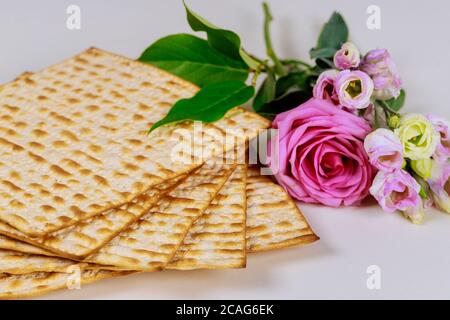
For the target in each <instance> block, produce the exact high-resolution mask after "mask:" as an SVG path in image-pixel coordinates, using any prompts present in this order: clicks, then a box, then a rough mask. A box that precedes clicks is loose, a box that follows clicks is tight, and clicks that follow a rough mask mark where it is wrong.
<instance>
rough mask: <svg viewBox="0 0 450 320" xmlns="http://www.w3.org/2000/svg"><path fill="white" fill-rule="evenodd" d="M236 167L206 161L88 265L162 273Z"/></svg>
mask: <svg viewBox="0 0 450 320" xmlns="http://www.w3.org/2000/svg"><path fill="white" fill-rule="evenodd" d="M235 167H236V165H235V164H227V163H225V161H224V160H222V159H221V161H218V162H216V161H215V160H210V161H207V162H206V163H205V164H204V165H203V166H202V167H201V168H200V169H198V170H197V171H195V172H194V173H193V174H192V175H190V176H189V177H188V178H187V179H186V180H185V181H183V182H182V183H181V184H180V185H179V186H178V187H177V188H175V189H174V190H173V191H171V192H170V193H169V194H168V196H166V197H165V198H163V199H162V200H160V201H159V203H158V205H157V206H156V208H152V210H150V212H149V213H148V214H146V215H144V216H143V217H142V218H141V219H140V220H139V221H138V222H137V223H135V224H134V225H133V226H132V227H130V228H129V229H128V230H126V231H124V232H122V233H121V234H120V235H119V236H117V237H116V238H114V239H113V240H112V241H111V242H109V243H108V244H107V245H106V246H104V247H103V248H101V249H100V250H99V251H98V252H97V253H95V254H94V255H92V256H90V257H88V258H87V259H86V261H87V262H92V263H95V264H104V265H111V266H116V267H118V268H121V269H124V270H142V271H156V270H161V269H162V268H163V267H164V266H165V265H167V263H169V262H170V260H171V259H172V257H173V256H174V254H175V252H176V250H177V249H178V247H179V246H180V245H181V244H182V242H183V239H184V237H185V236H186V234H187V232H188V230H189V229H190V227H191V225H192V223H193V222H194V221H195V220H196V219H197V218H198V217H199V216H200V215H201V214H202V213H203V212H204V211H205V210H206V208H207V207H208V206H209V204H210V203H211V201H212V200H213V198H214V197H215V195H216V194H217V192H219V190H220V189H221V188H222V186H223V185H224V184H225V182H226V180H227V179H228V177H229V176H230V175H231V173H232V172H233V170H234V169H235Z"/></svg>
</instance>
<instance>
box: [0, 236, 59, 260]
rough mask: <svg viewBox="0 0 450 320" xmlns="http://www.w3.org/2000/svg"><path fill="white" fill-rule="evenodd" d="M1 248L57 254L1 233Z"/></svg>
mask: <svg viewBox="0 0 450 320" xmlns="http://www.w3.org/2000/svg"><path fill="white" fill-rule="evenodd" d="M0 249H3V250H13V251H17V252H23V253H31V254H40V255H44V256H55V255H56V254H55V253H53V252H50V251H47V250H44V249H42V248H39V247H36V246H34V245H31V244H28V243H25V242H22V241H19V240H16V239H13V238H9V237H7V236H3V235H0Z"/></svg>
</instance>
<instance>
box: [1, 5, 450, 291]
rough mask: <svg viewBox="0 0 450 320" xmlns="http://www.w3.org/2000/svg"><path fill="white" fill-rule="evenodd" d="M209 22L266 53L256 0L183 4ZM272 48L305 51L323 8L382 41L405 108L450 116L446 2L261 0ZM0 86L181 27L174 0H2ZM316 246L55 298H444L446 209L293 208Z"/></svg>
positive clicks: (129, 51) (448, 236)
mask: <svg viewBox="0 0 450 320" xmlns="http://www.w3.org/2000/svg"><path fill="white" fill-rule="evenodd" d="M187 2H188V3H189V4H190V6H191V7H192V8H193V9H194V10H195V11H197V12H199V13H200V14H201V15H203V16H205V17H207V18H208V19H210V20H211V21H213V22H214V23H215V24H217V25H219V26H223V27H226V28H229V29H232V30H234V31H236V32H238V33H239V34H240V35H241V36H242V41H243V44H244V46H245V48H246V49H247V50H248V51H250V52H252V53H255V54H258V55H260V56H262V55H264V44H263V40H262V32H261V24H262V10H261V5H260V0H245V1H244V0H226V1H225V0H220V1H219V0H209V1H206V0H195V1H194V0H189V1H187ZM270 2H271V7H272V11H273V14H274V16H275V19H276V20H275V21H274V24H273V38H274V41H273V42H274V46H275V47H276V49H277V51H278V52H279V55H280V56H282V57H299V58H303V59H307V57H308V55H307V52H308V50H309V49H310V48H311V47H312V46H314V44H315V40H316V38H317V36H318V32H319V29H320V27H321V25H322V23H324V22H325V21H326V20H327V19H328V17H329V16H330V15H331V13H332V11H333V10H338V11H340V12H341V13H342V14H343V15H344V16H345V18H346V20H347V23H348V25H349V27H350V32H351V39H352V41H353V42H355V43H356V44H357V45H358V46H359V47H360V48H361V50H362V51H367V50H369V49H371V48H374V47H386V48H388V49H389V50H390V52H391V54H392V55H393V57H394V59H395V60H396V62H397V65H398V68H399V70H400V72H401V74H402V77H403V80H404V86H405V88H406V90H407V94H408V98H407V105H406V108H405V109H406V110H408V111H417V112H423V113H428V112H434V113H438V114H440V115H442V116H446V117H447V118H450V95H449V94H450V87H449V84H448V79H449V74H450V59H449V58H448V56H449V55H448V52H449V51H450V40H449V35H448V32H449V30H450V19H449V18H448V17H449V12H450V6H449V2H448V1H445V0H441V1H438V0H428V1H407V0H402V1H398V0H396V1H393V0H386V1H385V0H370V1H367V0H357V1H356V0H353V1H350V0H345V1H344V0H341V1H331V0H328V1H325V0H320V1H319V0H315V1H306V0H305V1H294V0H291V1H289V0H276V1H270ZM70 4H77V5H79V6H80V7H81V11H82V12H81V14H82V25H81V27H82V28H81V30H76V31H69V30H68V29H67V28H66V18H67V15H66V12H65V11H66V8H67V6H68V5H70ZM371 4H375V5H378V6H380V8H381V17H382V26H381V30H376V31H373V30H368V29H367V27H366V19H367V14H366V9H367V7H368V6H369V5H371ZM0 6H1V7H0V43H1V45H0V47H1V50H0V82H7V81H9V80H11V79H13V78H14V77H16V76H17V75H18V74H20V73H21V72H23V71H36V70H39V69H41V68H44V67H46V66H48V65H52V64H54V63H55V62H57V61H60V60H62V59H64V58H67V57H69V56H72V55H74V54H76V53H78V52H81V51H82V50H84V49H86V48H88V47H90V46H96V47H99V48H102V49H105V50H109V51H112V52H116V53H119V54H123V55H126V56H129V57H131V58H136V57H138V56H139V54H140V53H141V52H142V51H143V50H144V49H145V48H146V47H147V46H148V45H149V44H150V43H152V42H153V41H155V40H156V39H158V38H160V37H162V36H165V35H168V34H172V33H179V32H189V28H188V25H187V23H186V21H185V14H184V11H183V7H182V4H181V1H178V0H170V1H167V0H164V1H162V0H153V1H152V0H147V1H144V0H142V1H137V0H128V1H117V0H116V1H111V0H108V1H106V0H90V1H87V0H86V1H85V0H72V1H65V0H64V1H62V0H58V1H56V0H53V1H52V0H46V1H43V0H41V1H31V0H29V1H23V0H15V1H1V2H0ZM300 208H301V210H302V211H303V212H304V214H305V215H306V216H307V218H308V220H309V221H310V223H311V225H312V226H313V228H314V230H315V231H316V233H317V234H318V235H319V236H320V237H321V240H320V241H319V242H316V243H315V244H312V245H309V246H307V247H303V248H292V249H286V250H281V251H276V252H270V253H260V254H255V255H251V256H249V257H248V263H247V268H246V269H241V270H224V271H204V270H199V271H190V272H177V271H164V272H160V273H151V274H138V275H132V276H128V277H125V278H117V279H111V280H106V281H101V282H98V283H95V284H92V285H88V286H85V287H83V289H82V290H72V291H68V290H65V291H60V292H56V293H52V294H49V295H47V296H45V297H44V298H62V299H78V298H83V299H106V298H112V299H127V298H133V299H145V298H150V299H263V298H265V299H299V298H307V299H309V298H325V299H328V298H344V299H346V298H362V299H372V298H375V299H378V298H447V299H448V298H450V252H449V247H450V216H449V215H446V214H443V213H440V212H437V211H434V210H430V212H429V213H430V218H429V220H428V221H427V222H426V223H425V224H424V225H423V226H414V225H412V224H411V223H409V222H408V221H406V220H404V219H403V218H401V217H400V216H398V215H395V214H387V213H384V212H382V211H381V210H380V209H379V208H377V206H376V205H375V204H374V203H373V202H370V201H369V203H366V204H365V205H364V206H363V207H360V208H340V209H330V208H325V207H321V206H313V205H304V204H300ZM372 264H375V265H378V266H380V268H381V285H382V287H381V290H368V289H367V287H366V279H367V277H368V275H367V274H366V269H367V267H368V266H369V265H372Z"/></svg>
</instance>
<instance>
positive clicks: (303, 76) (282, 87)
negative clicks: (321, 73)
mask: <svg viewBox="0 0 450 320" xmlns="http://www.w3.org/2000/svg"><path fill="white" fill-rule="evenodd" d="M310 77H311V75H310V74H309V73H308V72H291V73H289V74H287V75H286V76H284V77H281V78H279V79H278V81H277V86H276V96H277V97H280V96H282V95H283V94H285V93H286V92H288V91H289V90H292V89H297V90H303V91H308V90H311V88H310V87H309V79H310Z"/></svg>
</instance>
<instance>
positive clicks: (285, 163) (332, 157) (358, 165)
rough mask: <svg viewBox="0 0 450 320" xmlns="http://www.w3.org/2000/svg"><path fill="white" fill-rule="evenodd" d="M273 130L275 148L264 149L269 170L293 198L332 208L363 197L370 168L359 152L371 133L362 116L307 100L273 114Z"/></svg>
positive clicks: (367, 160) (316, 100)
mask: <svg viewBox="0 0 450 320" xmlns="http://www.w3.org/2000/svg"><path fill="white" fill-rule="evenodd" d="M273 128H276V129H279V131H278V135H277V136H276V137H275V138H274V139H277V141H276V142H277V143H275V144H273V145H277V144H278V147H277V149H278V150H269V160H270V165H271V169H272V172H273V173H274V175H275V178H276V179H277V181H278V182H279V183H280V185H282V186H283V187H284V188H285V189H286V190H287V191H288V192H289V194H290V195H292V196H293V197H294V198H296V199H298V200H300V201H304V202H309V203H322V204H325V205H327V206H333V207H337V206H340V205H354V204H358V203H359V202H360V200H362V199H363V198H364V197H366V196H367V195H368V193H369V188H370V185H371V183H372V178H373V175H374V171H375V169H374V168H373V167H372V166H371V165H370V163H369V159H368V157H367V154H366V153H365V151H364V144H363V141H364V138H365V137H366V135H367V134H368V133H369V132H370V131H371V128H370V125H369V124H368V123H367V122H366V121H365V120H364V119H362V118H360V117H358V116H355V115H353V114H351V113H348V112H346V111H344V110H342V109H340V108H336V106H335V105H333V104H332V103H331V102H329V101H326V100H322V99H315V98H312V99H310V100H309V101H307V102H305V103H304V104H302V105H300V106H299V107H297V108H295V109H292V110H289V111H287V112H284V113H281V114H279V115H278V116H277V117H276V118H275V120H274V121H273ZM269 145H270V142H269ZM275 157H278V158H275ZM274 164H276V165H274Z"/></svg>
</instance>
